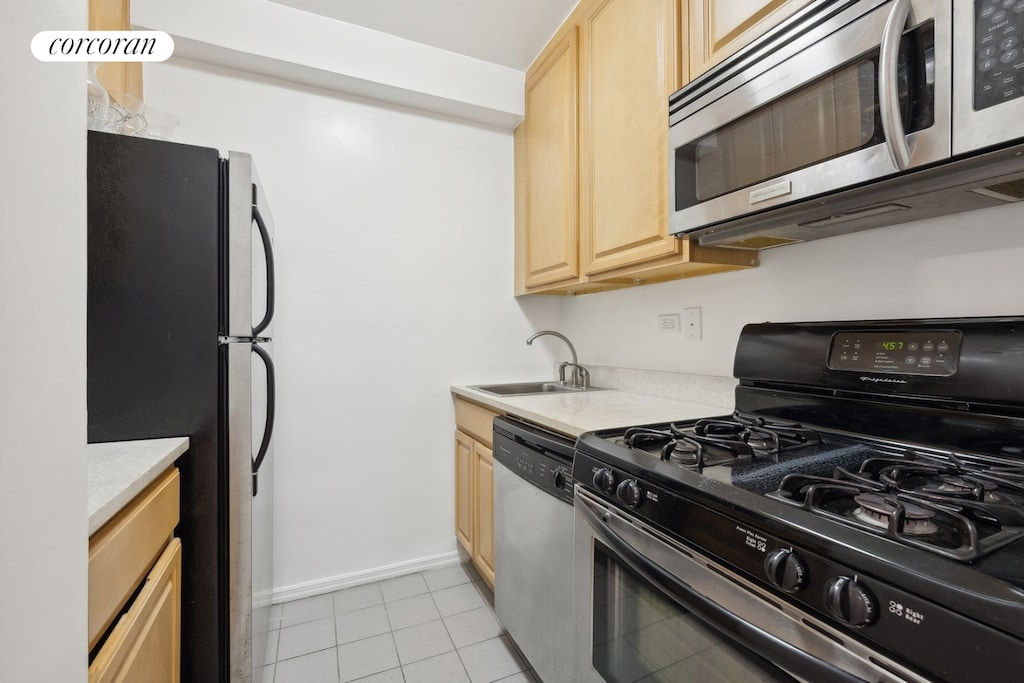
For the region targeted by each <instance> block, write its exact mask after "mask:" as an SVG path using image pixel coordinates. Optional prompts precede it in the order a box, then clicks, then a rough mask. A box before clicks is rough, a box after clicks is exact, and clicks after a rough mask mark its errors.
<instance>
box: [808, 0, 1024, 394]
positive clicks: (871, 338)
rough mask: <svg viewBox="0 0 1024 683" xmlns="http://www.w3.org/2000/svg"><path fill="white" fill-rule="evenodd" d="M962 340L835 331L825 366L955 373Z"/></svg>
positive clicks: (930, 333)
mask: <svg viewBox="0 0 1024 683" xmlns="http://www.w3.org/2000/svg"><path fill="white" fill-rule="evenodd" d="M1021 2H1024V0H1021ZM962 342H963V335H962V334H961V333H960V332H958V331H956V330H925V331H920V330H914V331H908V330H891V331H878V330H870V331H867V330H863V331H861V330H853V331H843V332H837V333H836V334H834V335H833V336H832V345H831V347H830V349H829V354H828V367H830V368H832V369H833V370H849V371H854V372H883V373H892V374H900V375H927V376H937V377H949V376H950V375H954V374H956V370H957V360H958V359H959V357H960V346H961V343H962Z"/></svg>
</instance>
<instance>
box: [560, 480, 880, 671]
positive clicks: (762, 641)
mask: <svg viewBox="0 0 1024 683" xmlns="http://www.w3.org/2000/svg"><path fill="white" fill-rule="evenodd" d="M576 500H577V502H578V503H581V504H578V505H577V506H576V508H577V509H578V510H580V511H581V512H582V513H583V516H584V517H585V518H586V519H587V522H588V524H589V526H590V527H591V529H592V530H593V532H594V534H595V536H597V537H598V538H600V539H601V540H602V541H603V542H604V543H606V544H607V545H608V546H610V547H611V548H612V549H613V550H615V552H616V553H618V554H619V557H620V559H621V560H623V561H624V562H625V563H626V564H627V565H629V566H630V567H631V568H632V569H633V571H635V572H637V573H638V574H640V575H641V576H642V577H644V578H645V579H646V580H647V581H649V582H650V583H651V584H653V585H654V586H657V587H658V588H659V589H661V590H662V591H664V592H665V593H666V594H668V595H669V596H672V597H673V599H675V600H676V601H677V602H679V604H680V605H682V606H683V607H685V608H686V609H688V610H690V611H691V612H692V613H693V615H694V616H696V617H697V618H699V619H700V620H701V621H702V622H704V623H705V624H706V625H708V626H709V627H711V628H713V629H714V630H715V631H718V632H719V633H720V634H721V635H722V636H723V637H725V638H726V639H727V640H728V639H733V640H737V641H739V642H741V643H743V644H744V645H746V646H747V647H748V648H750V650H751V651H753V652H756V653H758V654H759V655H761V656H762V657H764V658H765V659H767V660H768V661H770V662H772V663H773V664H775V665H776V666H778V667H779V668H781V669H783V670H784V671H786V672H788V673H790V674H792V675H794V676H797V677H799V678H802V679H804V680H808V681H829V682H830V683H831V682H835V683H865V681H864V679H862V678H857V677H856V676H853V675H852V674H850V673H848V672H846V671H843V670H842V669H840V668H838V667H836V666H834V665H832V664H830V663H828V662H825V661H822V660H821V659H818V658H817V657H814V656H813V655H810V654H808V653H806V652H804V651H802V650H800V649H799V648H797V647H794V646H793V645H791V644H789V643H787V642H786V641H784V640H782V639H781V638H778V637H777V636H774V635H772V634H771V633H768V632H767V631H765V630H763V629H761V628H760V627H758V626H755V625H753V624H751V623H749V622H747V621H744V620H743V619H741V618H740V617H738V616H736V615H735V614H733V613H732V612H730V611H728V610H726V609H725V608H723V607H722V606H721V605H719V604H717V603H716V602H714V601H712V600H709V599H708V598H706V597H704V596H703V595H701V594H699V593H697V592H696V591H695V590H694V589H693V588H691V587H690V586H689V585H687V584H686V583H684V582H682V581H680V580H679V579H678V578H676V577H675V576H673V575H672V574H671V573H669V572H667V571H665V570H664V569H662V568H661V567H659V566H658V565H657V564H655V563H653V562H651V561H650V560H648V559H647V558H646V557H644V556H643V554H642V553H640V552H639V551H637V550H636V549H635V548H634V547H633V546H632V545H630V544H629V542H628V541H626V540H625V539H623V538H622V537H621V536H620V535H619V534H618V533H616V532H615V530H614V529H612V528H611V526H610V525H609V524H608V522H607V521H606V520H607V519H611V513H608V512H605V513H604V514H603V515H599V514H598V513H597V512H595V511H594V510H593V509H592V508H591V504H590V503H588V502H587V501H586V500H583V499H582V498H580V497H578V496H577V498H576Z"/></svg>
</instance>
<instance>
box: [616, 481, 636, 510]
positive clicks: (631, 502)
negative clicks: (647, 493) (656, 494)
mask: <svg viewBox="0 0 1024 683" xmlns="http://www.w3.org/2000/svg"><path fill="white" fill-rule="evenodd" d="M615 495H616V496H618V498H619V500H621V501H622V502H623V503H625V504H626V505H628V506H629V507H631V508H635V507H639V506H640V501H641V500H643V490H642V489H641V488H640V483H639V482H638V481H637V480H636V479H627V480H626V481H624V482H622V483H621V484H619V488H617V489H615Z"/></svg>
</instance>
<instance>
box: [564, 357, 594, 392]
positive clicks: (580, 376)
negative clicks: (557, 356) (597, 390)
mask: <svg viewBox="0 0 1024 683" xmlns="http://www.w3.org/2000/svg"><path fill="white" fill-rule="evenodd" d="M566 367H571V368H572V382H571V383H570V386H573V387H577V388H583V389H589V388H590V371H589V370H587V369H586V368H585V367H583V366H582V365H580V364H579V363H569V362H565V363H562V365H561V366H560V373H561V377H562V381H563V382H564V381H565V368H566Z"/></svg>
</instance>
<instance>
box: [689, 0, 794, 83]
mask: <svg viewBox="0 0 1024 683" xmlns="http://www.w3.org/2000/svg"><path fill="white" fill-rule="evenodd" d="M810 1H811V0H690V73H691V74H692V75H694V76H696V75H697V74H700V73H703V72H704V71H707V70H708V69H709V68H710V67H711V66H713V65H715V64H717V63H718V62H720V61H722V60H723V59H725V58H726V57H728V56H729V55H731V54H733V53H734V52H736V51H737V50H739V49H740V48H742V47H743V46H744V45H747V44H748V43H750V42H752V41H753V40H754V39H755V38H757V37H758V36H760V35H762V34H763V33H765V32H766V31H768V29H770V28H771V27H773V26H775V25H776V24H778V23H780V22H781V21H782V20H783V19H785V18H786V17H788V16H790V15H791V14H793V13H794V12H796V11H797V10H798V9H800V8H801V7H803V6H804V5H807V4H809V3H810Z"/></svg>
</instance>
